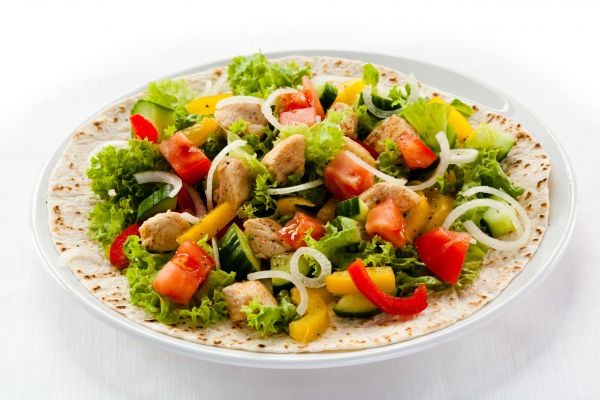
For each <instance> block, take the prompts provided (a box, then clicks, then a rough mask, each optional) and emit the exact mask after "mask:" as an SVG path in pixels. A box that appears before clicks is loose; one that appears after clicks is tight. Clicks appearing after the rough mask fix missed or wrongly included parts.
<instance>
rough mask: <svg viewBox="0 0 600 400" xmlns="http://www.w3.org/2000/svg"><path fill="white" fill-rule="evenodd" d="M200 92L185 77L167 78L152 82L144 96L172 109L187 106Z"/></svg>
mask: <svg viewBox="0 0 600 400" xmlns="http://www.w3.org/2000/svg"><path fill="white" fill-rule="evenodd" d="M197 95H198V94H197V93H196V92H195V91H194V90H192V88H190V87H189V85H188V84H187V82H186V81H185V79H166V80H162V81H156V82H152V83H150V84H149V85H148V88H147V89H146V92H145V96H144V98H145V99H146V100H150V101H153V102H154V103H157V104H160V105H161V106H165V107H168V108H171V109H175V108H177V107H179V106H185V105H186V104H187V103H189V102H190V101H192V100H194V98H195V97H196V96H197Z"/></svg>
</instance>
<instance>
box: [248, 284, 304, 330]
mask: <svg viewBox="0 0 600 400" xmlns="http://www.w3.org/2000/svg"><path fill="white" fill-rule="evenodd" d="M277 298H278V301H279V305H278V306H271V305H263V304H260V303H259V302H258V301H256V300H253V301H252V302H250V304H248V305H247V306H244V307H242V311H243V312H244V313H245V314H246V319H247V321H248V326H249V327H251V328H254V329H256V331H257V332H258V333H259V334H260V335H261V336H265V335H269V334H273V333H279V332H288V331H289V328H288V327H289V325H290V323H291V322H292V321H294V320H295V319H297V318H298V314H297V313H296V307H294V304H292V302H291V299H290V297H289V292H288V291H287V290H282V291H281V292H279V294H278V296H277Z"/></svg>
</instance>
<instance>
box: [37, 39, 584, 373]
mask: <svg viewBox="0 0 600 400" xmlns="http://www.w3.org/2000/svg"><path fill="white" fill-rule="evenodd" d="M264 54H265V56H267V57H268V58H277V57H285V56H291V55H304V56H331V57H343V58H348V59H356V60H362V61H367V60H374V59H386V58H387V59H394V60H395V61H396V62H398V63H402V62H406V61H408V62H414V63H418V64H422V65H424V66H426V67H429V68H433V69H436V70H442V71H444V72H450V73H452V74H455V75H457V76H460V77H463V78H465V79H467V80H469V81H472V82H473V83H476V84H478V85H480V86H482V87H484V88H486V89H488V90H490V91H492V92H493V93H495V94H498V95H499V96H500V97H501V98H502V99H505V100H507V101H508V103H509V104H511V105H513V106H515V108H516V109H520V110H522V111H524V112H525V113H528V114H529V115H530V116H531V118H533V119H535V120H536V122H537V123H538V124H539V125H540V126H541V127H542V128H543V129H544V130H545V132H544V134H545V135H547V136H548V138H549V140H550V141H551V142H552V144H553V145H554V147H555V149H556V151H557V153H558V155H559V157H560V161H561V163H560V164H558V163H556V162H555V161H554V160H553V163H552V171H555V168H556V166H557V165H560V166H559V168H564V171H563V172H564V173H565V175H566V176H567V178H568V182H567V183H568V187H569V189H570V190H569V193H568V202H569V206H570V207H569V209H568V215H567V216H566V218H567V219H566V226H565V227H564V228H563V232H562V235H561V237H560V243H559V245H558V246H556V247H555V248H554V249H553V251H552V252H551V254H550V255H549V256H547V259H545V260H543V262H542V268H540V271H538V272H537V273H536V274H535V275H534V276H533V277H532V279H530V280H529V281H527V282H526V283H525V284H524V285H522V286H521V287H520V288H519V289H518V290H517V291H516V292H515V293H513V294H512V295H511V296H509V297H508V298H506V299H503V301H502V302H497V303H496V304H495V306H493V309H491V307H489V306H490V305H492V304H494V303H495V302H496V301H497V299H494V300H492V301H491V302H490V303H488V304H487V305H486V306H484V307H482V308H481V309H479V310H478V311H476V312H475V313H473V314H471V315H470V316H468V317H467V318H465V319H463V320H460V321H457V322H455V323H453V324H452V325H449V326H447V327H445V328H443V329H441V330H439V331H435V332H431V333H429V334H426V335H423V336H419V337H416V338H414V339H410V340H407V341H404V342H399V343H394V344H391V345H387V346H381V347H374V348H368V349H363V350H353V351H339V352H322V353H292V354H287V353H282V354H277V353H261V352H253V351H248V350H234V349H226V348H219V347H214V346H209V345H203V344H199V343H193V342H188V341H185V340H183V339H179V338H175V337H172V336H169V335H166V334H162V333H159V332H156V331H153V330H151V329H149V328H146V327H144V326H143V325H140V324H138V323H136V322H134V321H131V320H129V319H127V318H126V317H124V316H123V315H121V314H119V313H117V312H116V311H114V310H112V309H110V308H108V307H107V306H105V305H104V304H103V303H102V302H101V301H100V300H99V299H97V298H96V297H94V296H93V295H92V294H91V293H89V292H88V291H87V290H86V289H85V287H84V286H83V285H81V283H80V282H79V281H78V280H76V278H75V275H74V274H72V272H71V271H70V270H68V271H69V273H71V275H72V277H73V279H75V280H76V282H77V283H78V284H79V286H80V287H78V288H76V287H73V286H72V284H70V283H68V282H66V281H65V280H64V279H63V278H62V277H61V276H60V273H59V272H60V267H55V266H54V265H53V264H52V261H51V260H50V258H49V255H48V254H46V252H45V251H44V248H43V243H42V240H43V239H42V235H43V232H42V231H43V230H44V229H46V230H47V231H48V232H47V234H48V235H50V232H49V228H48V224H47V220H48V215H47V210H46V206H45V198H46V195H45V194H46V192H47V185H44V183H45V182H46V181H47V180H48V179H49V176H50V174H51V172H52V170H53V168H54V166H55V164H56V162H57V159H58V158H60V155H61V154H62V151H63V150H64V148H65V147H66V145H67V143H68V141H69V139H70V137H71V135H72V134H70V135H68V136H67V137H66V138H65V139H64V140H63V142H62V143H61V145H60V146H59V147H58V148H56V149H55V150H54V152H53V153H52V155H51V156H50V157H49V159H48V161H47V162H46V163H45V164H44V167H43V169H42V170H41V173H40V174H39V176H38V178H37V180H36V183H35V186H34V188H33V193H32V197H31V209H30V210H31V214H30V218H31V220H30V226H31V227H32V235H33V238H34V241H35V244H36V246H35V247H36V251H37V253H38V256H39V257H40V259H41V260H42V261H43V264H44V266H45V269H46V270H47V271H48V273H49V274H50V275H51V276H52V277H53V278H54V279H55V280H56V281H57V282H58V283H59V285H60V286H61V287H63V289H65V290H66V291H67V292H68V293H69V294H70V295H72V296H73V297H74V298H75V299H77V300H78V303H79V304H82V305H83V306H84V309H86V310H87V311H88V312H90V313H91V314H92V315H94V316H95V317H97V318H99V319H100V320H102V321H103V322H105V323H107V324H109V325H111V326H113V327H116V328H117V329H118V330H120V331H122V332H124V333H127V334H129V335H131V336H134V337H137V338H140V339H143V340H145V341H146V342H151V343H152V344H153V345H155V346H157V347H160V348H163V349H167V350H171V351H174V352H176V353H179V354H182V355H185V356H188V357H193V358H197V359H202V360H205V361H211V362H217V363H221V364H229V365H236V366H244V367H258V368H285V369H309V368H328V367H339V366H350V365H359V364H365V363H370V362H376V361H382V360H387V359H391V358H396V357H401V356H406V355H409V354H413V353H416V352H419V351H423V350H426V349H429V348H433V347H437V346H439V345H440V344H443V343H447V342H449V341H451V340H454V339H456V338H457V337H459V336H462V335H464V334H466V333H468V332H471V331H473V330H474V329H477V328H479V327H481V326H483V325H484V324H486V323H489V322H490V321H491V320H493V319H494V318H496V317H498V316H499V315H501V314H502V312H505V311H506V310H507V309H508V308H509V306H511V305H514V304H515V303H516V302H518V300H519V299H522V297H523V296H524V295H525V294H526V293H531V292H532V291H533V290H534V289H535V288H536V287H537V286H538V285H539V284H540V283H541V282H542V281H543V280H544V279H545V278H546V277H547V276H548V275H549V274H550V272H551V271H552V270H553V269H554V267H555V266H556V264H557V263H558V261H559V260H560V259H561V257H562V255H563V254H564V252H565V250H566V248H567V246H568V244H569V242H570V240H571V238H572V235H573V232H574V227H575V222H576V209H577V190H576V187H577V185H576V179H575V175H574V172H573V167H572V165H571V162H570V160H569V157H568V155H567V153H566V151H565V149H564V147H563V145H562V143H561V142H560V140H559V139H558V137H557V136H556V134H555V133H554V132H553V131H552V130H551V129H550V128H549V127H548V126H547V125H546V123H545V122H544V121H543V120H542V119H540V118H539V117H538V116H537V114H535V113H534V112H532V111H531V109H529V108H528V107H526V106H524V105H523V104H522V103H520V102H519V101H517V100H515V99H514V98H512V96H510V95H507V94H505V93H504V92H503V91H501V90H499V89H497V88H496V87H494V86H493V85H490V84H488V83H485V82H482V81H480V80H479V79H477V78H473V77H471V76H470V75H468V74H465V73H462V72H457V71H455V70H454V69H451V68H447V67H444V66H440V65H437V64H435V63H430V62H425V61H421V60H419V59H416V58H407V57H399V56H396V55H391V54H384V53H374V52H362V51H345V50H306V49H305V50H293V51H278V52H267V53H264ZM228 62H229V59H227V60H218V61H213V62H208V63H203V64H201V65H197V66H194V67H192V68H187V69H185V70H183V71H179V72H176V73H173V74H169V75H167V76H165V77H163V78H159V79H168V78H172V77H176V76H183V75H188V74H192V73H195V72H200V71H203V70H207V69H209V68H212V67H216V66H221V65H226V64H227V63H228ZM373 62H375V61H373ZM383 65H385V64H383ZM390 67H391V66H390ZM144 88H145V85H144V86H142V87H138V88H136V89H134V90H132V91H130V92H128V93H126V94H125V95H123V96H120V97H119V98H117V99H115V100H113V101H112V102H110V103H109V105H110V104H113V103H114V102H117V101H119V100H120V99H123V98H126V97H128V96H131V95H133V94H136V93H139V92H140V91H142V90H143V89H144ZM459 95H460V94H459ZM105 107H106V106H105ZM105 107H103V108H101V109H100V110H98V111H96V112H95V113H94V114H92V116H91V117H90V118H89V119H92V118H93V117H94V116H95V115H97V114H98V112H100V111H101V110H103V109H104V108H105ZM89 119H88V120H89ZM74 131H75V130H73V132H74ZM555 173H556V172H555ZM551 174H552V172H551ZM40 199H41V200H42V201H40ZM550 207H551V214H550V218H551V219H552V218H553V215H554V214H555V213H557V210H556V209H555V208H552V204H551V206H550ZM40 209H41V210H42V214H44V213H45V214H46V218H45V220H44V221H38V217H39V215H38V214H40ZM562 213H564V211H563V212H562ZM42 219H44V218H43V217H42ZM40 222H42V223H43V222H46V223H45V224H41V225H40ZM549 222H550V221H549ZM558 228H559V227H553V226H551V225H550V224H549V226H548V228H547V231H549V230H550V229H558ZM544 238H546V235H545V236H544ZM543 245H544V240H543V239H542V243H541V244H540V248H541V247H542V246H543ZM52 247H54V245H53V244H52ZM55 251H56V250H55ZM538 251H539V249H538ZM537 254H538V252H537V251H536V255H537ZM536 255H534V258H535V256H536ZM515 279H516V278H515ZM511 283H512V281H511ZM511 283H509V285H508V286H507V288H508V287H509V286H510V284H511ZM507 288H505V289H504V290H503V291H502V293H503V292H504V291H505V290H506V289H507ZM82 289H83V290H84V291H85V293H81V291H82ZM502 293H500V294H499V295H498V296H500V295H501V294H502ZM486 309H488V310H491V311H489V312H485V310H486Z"/></svg>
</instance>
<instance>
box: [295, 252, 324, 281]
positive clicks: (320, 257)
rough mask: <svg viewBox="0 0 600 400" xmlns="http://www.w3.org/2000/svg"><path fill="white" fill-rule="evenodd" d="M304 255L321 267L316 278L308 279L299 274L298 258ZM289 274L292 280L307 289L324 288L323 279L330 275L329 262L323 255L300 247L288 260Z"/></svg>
mask: <svg viewBox="0 0 600 400" xmlns="http://www.w3.org/2000/svg"><path fill="white" fill-rule="evenodd" d="M304 255H307V256H311V257H312V258H314V259H315V261H316V262H318V263H319V265H320V266H321V273H320V274H319V276H317V277H316V278H309V277H307V276H305V275H304V274H302V272H300V270H299V268H298V263H299V262H300V257H302V256H304ZM290 273H291V274H292V276H293V277H294V278H296V279H298V280H299V281H300V282H302V284H304V286H306V287H309V288H319V287H322V286H325V277H326V276H327V275H330V274H331V261H329V259H328V258H327V257H325V254H323V253H321V252H320V251H319V250H317V249H312V248H310V247H300V248H299V249H298V250H296V252H295V253H294V255H292V258H291V259H290Z"/></svg>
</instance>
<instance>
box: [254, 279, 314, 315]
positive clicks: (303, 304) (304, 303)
mask: <svg viewBox="0 0 600 400" xmlns="http://www.w3.org/2000/svg"><path fill="white" fill-rule="evenodd" d="M268 278H279V279H285V280H286V281H289V282H292V283H293V284H294V286H296V287H297V288H298V291H299V292H300V303H298V306H297V307H296V312H297V313H298V314H300V315H304V313H306V308H307V307H308V292H307V291H306V286H304V285H303V284H302V283H301V282H300V281H299V280H298V279H296V278H294V277H293V276H292V274H290V273H289V272H285V271H275V270H270V271H259V272H252V273H250V274H248V280H249V281H257V280H259V279H268Z"/></svg>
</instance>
